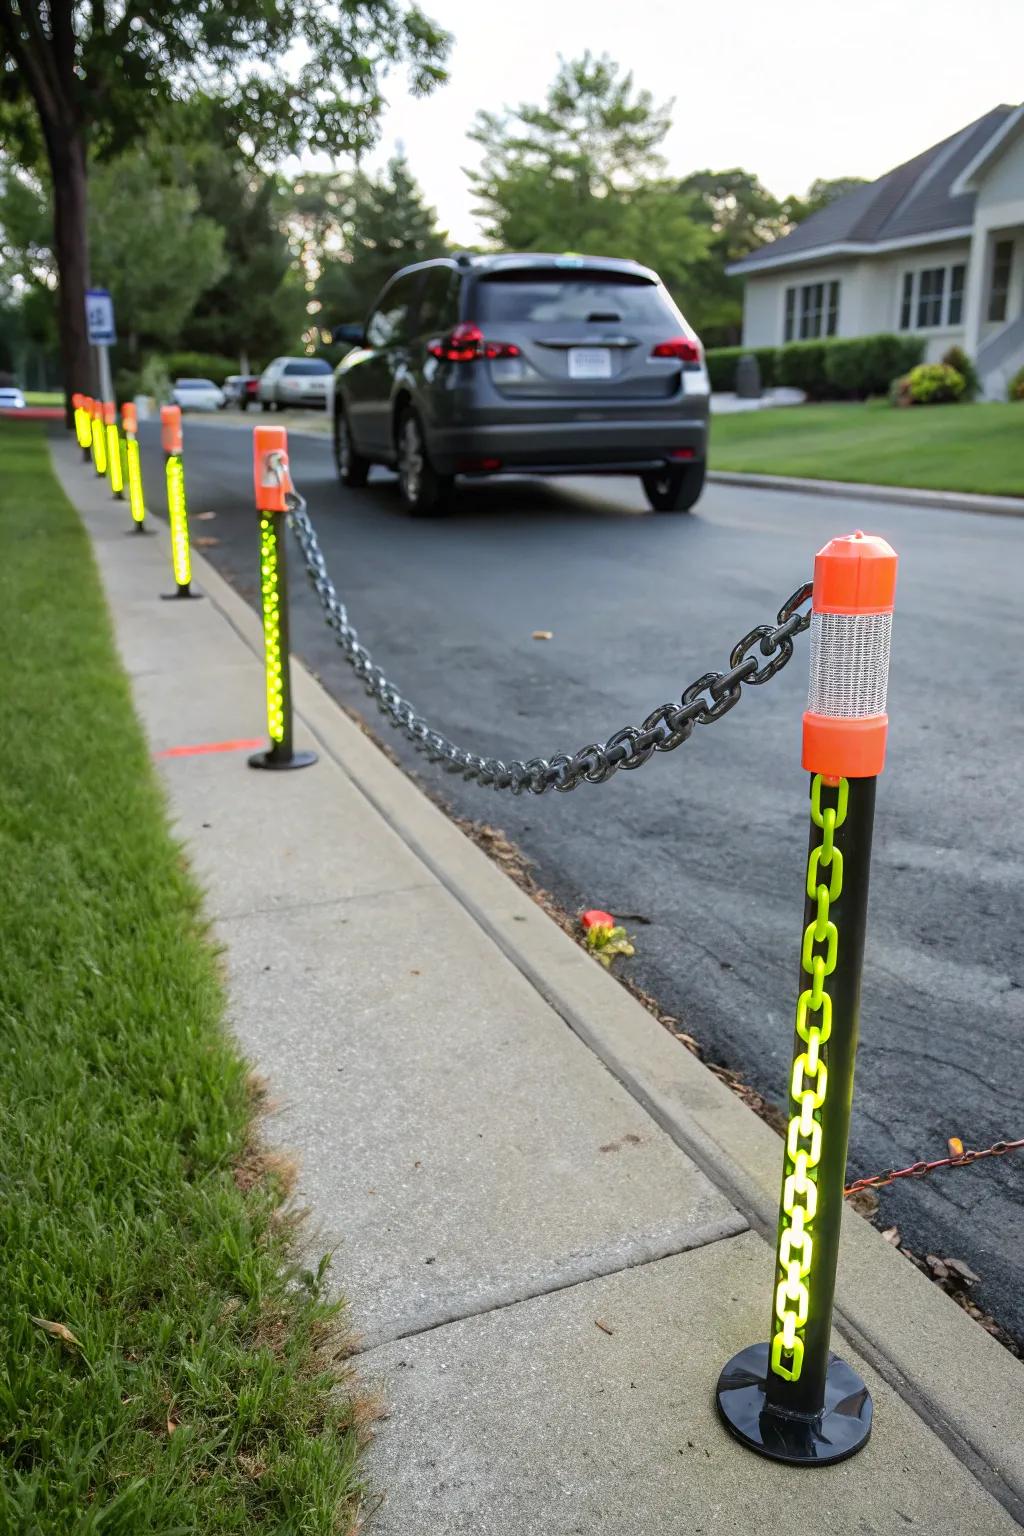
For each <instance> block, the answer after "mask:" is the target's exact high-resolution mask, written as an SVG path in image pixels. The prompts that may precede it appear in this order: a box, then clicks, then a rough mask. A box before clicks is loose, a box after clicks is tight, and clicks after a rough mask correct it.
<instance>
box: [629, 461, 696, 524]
mask: <svg viewBox="0 0 1024 1536" xmlns="http://www.w3.org/2000/svg"><path fill="white" fill-rule="evenodd" d="M704 470H705V463H704V460H703V459H701V460H700V461H699V462H698V463H696V464H673V465H672V466H671V468H668V467H666V468H665V469H658V470H652V471H651V472H650V473H649V474H646V475H642V476H641V479H642V480H643V485H644V490H645V491H646V492H647V500H648V501H649V502H650V504H651V506H652V507H653V509H654V511H655V512H689V510H690V508H691V507H693V506H695V505H696V503H697V501H698V500H699V498H700V493H701V491H702V490H703V489H704Z"/></svg>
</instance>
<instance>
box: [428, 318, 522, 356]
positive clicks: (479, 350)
mask: <svg viewBox="0 0 1024 1536" xmlns="http://www.w3.org/2000/svg"><path fill="white" fill-rule="evenodd" d="M427 351H428V352H429V353H430V355H431V357H438V358H440V359H441V360H442V362H445V363H475V362H477V361H478V360H479V359H481V358H487V359H488V360H493V359H494V358H496V357H518V356H519V348H518V347H517V346H516V344H515V342H512V341H487V340H485V338H484V333H483V331H482V330H481V329H480V327H479V326H478V325H474V324H473V323H472V322H471V321H464V322H463V323H462V325H457V326H456V327H455V329H454V330H452V331H449V332H448V335H447V336H444V337H442V338H441V340H439V341H432V342H430V343H429V345H428V347H427Z"/></svg>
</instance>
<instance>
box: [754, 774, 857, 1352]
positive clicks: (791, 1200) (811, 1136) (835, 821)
mask: <svg viewBox="0 0 1024 1536" xmlns="http://www.w3.org/2000/svg"><path fill="white" fill-rule="evenodd" d="M821 788H822V785H821V776H820V774H816V775H815V777H814V780H813V784H812V788H811V820H812V821H813V822H814V825H815V826H816V827H820V829H821V842H820V843H819V844H818V846H817V847H816V848H812V849H811V852H810V855H809V857H808V860H807V899H808V900H809V901H813V902H814V904H815V914H814V918H813V920H812V921H811V922H809V923H808V924H807V927H806V928H805V930H804V942H803V946H802V949H801V955H800V964H801V967H802V969H803V971H804V973H805V975H807V976H809V977H810V978H811V985H810V986H809V987H806V988H805V989H804V990H803V991H802V992H801V993H800V997H799V1000H798V1002H797V1005H796V1032H797V1034H798V1035H799V1037H800V1039H801V1040H802V1041H803V1042H804V1047H805V1049H804V1050H803V1051H801V1052H800V1053H799V1054H798V1055H797V1057H796V1059H795V1061H794V1062H793V1076H792V1079H791V1081H790V1086H789V1096H790V1101H791V1104H792V1106H793V1108H794V1109H795V1111H796V1113H793V1114H792V1115H791V1118H790V1122H789V1129H788V1133H787V1136H786V1177H785V1179H784V1180H783V1185H782V1224H781V1230H780V1232H779V1252H778V1268H779V1271H780V1273H781V1276H782V1278H781V1279H780V1280H779V1281H778V1283H777V1285H776V1290H775V1316H776V1319H777V1327H776V1329H775V1331H774V1335H773V1337H772V1349H771V1365H772V1370H773V1371H774V1372H775V1374H776V1375H777V1376H781V1377H782V1378H783V1380H785V1381H797V1380H798V1379H799V1377H800V1371H801V1368H802V1366H803V1359H804V1341H803V1327H804V1324H805V1323H806V1322H807V1317H808V1314H809V1311H810V1304H811V1298H810V1291H809V1289H808V1286H807V1283H806V1282H807V1277H808V1275H809V1274H810V1270H811V1259H812V1257H813V1254H814V1233H813V1226H814V1217H815V1214H816V1212H817V1209H818V1182H817V1181H818V1172H817V1170H818V1164H819V1162H820V1161H821V1136H822V1131H821V1117H820V1113H819V1111H820V1110H821V1107H822V1105H823V1104H824V1103H825V1095H826V1093H827V1091H828V1066H827V1062H826V1057H825V1056H823V1055H822V1047H823V1046H825V1045H827V1043H828V1040H829V1037H830V1036H831V1034H832V999H831V997H830V996H829V994H828V992H827V991H826V990H825V979H826V977H828V976H831V974H832V972H833V971H834V970H835V968H836V961H837V959H838V954H839V933H838V930H837V928H836V925H835V923H834V922H833V921H832V919H831V918H830V916H829V910H830V908H831V904H832V902H834V901H836V900H838V898H839V897H840V896H841V895H842V890H843V856H842V853H841V852H840V850H839V849H838V848H837V847H836V846H835V842H834V839H835V834H836V831H837V829H838V828H839V827H841V826H842V825H843V822H844V821H845V820H846V812H847V807H848V805H849V794H850V786H849V783H848V782H847V780H846V779H840V781H839V785H838V794H837V796H836V804H835V805H826V806H823V805H822V803H821ZM822 869H824V870H825V871H827V874H826V875H825V876H824V877H823V876H822V875H821V871H822ZM826 879H827V880H828V884H827V885H826V884H825V880H826ZM816 945H824V946H825V952H824V954H822V953H821V952H820V950H819V951H818V952H816V951H815V946H816Z"/></svg>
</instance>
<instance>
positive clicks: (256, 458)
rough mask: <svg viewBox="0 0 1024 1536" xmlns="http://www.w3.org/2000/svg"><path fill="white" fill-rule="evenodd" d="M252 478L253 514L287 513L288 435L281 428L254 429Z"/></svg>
mask: <svg viewBox="0 0 1024 1536" xmlns="http://www.w3.org/2000/svg"><path fill="white" fill-rule="evenodd" d="M252 478H253V489H254V491H255V494H256V510H257V512H287V510H288V505H287V502H286V501H285V496H286V495H287V494H288V492H289V491H290V490H291V488H292V477H291V475H290V474H289V472H288V433H287V432H286V431H285V429H284V427H256V428H255V430H254V432H253V440H252Z"/></svg>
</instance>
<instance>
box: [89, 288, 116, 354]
mask: <svg viewBox="0 0 1024 1536" xmlns="http://www.w3.org/2000/svg"><path fill="white" fill-rule="evenodd" d="M85 325H86V329H87V331H88V332H89V345H90V346H91V347H112V346H113V345H114V343H115V341H116V340H117V332H116V331H115V329H114V301H113V299H112V298H111V297H110V293H109V290H108V289H106V288H87V289H86V290H85Z"/></svg>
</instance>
